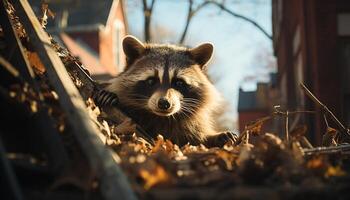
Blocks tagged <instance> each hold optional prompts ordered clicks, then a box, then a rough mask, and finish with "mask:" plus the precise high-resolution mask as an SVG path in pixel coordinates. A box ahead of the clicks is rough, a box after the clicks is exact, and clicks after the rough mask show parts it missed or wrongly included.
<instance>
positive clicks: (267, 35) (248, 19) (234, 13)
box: [209, 1, 272, 40]
mask: <svg viewBox="0 0 350 200" xmlns="http://www.w3.org/2000/svg"><path fill="white" fill-rule="evenodd" d="M209 2H210V3H211V4H213V5H216V6H218V7H219V8H221V9H222V10H224V11H226V12H227V13H229V14H231V15H232V16H234V17H237V18H240V19H242V20H244V21H246V22H249V23H250V24H252V25H253V26H254V27H255V28H257V29H258V30H260V31H261V32H262V33H263V34H264V35H265V36H266V37H267V38H269V39H270V40H272V36H271V35H270V34H269V33H267V31H266V30H265V29H264V28H263V27H262V26H260V25H259V24H258V23H257V22H255V21H254V20H252V19H250V18H248V17H246V16H243V15H241V14H238V13H236V12H233V11H231V10H230V9H228V8H227V7H226V6H225V5H223V4H221V3H218V2H216V1H209Z"/></svg>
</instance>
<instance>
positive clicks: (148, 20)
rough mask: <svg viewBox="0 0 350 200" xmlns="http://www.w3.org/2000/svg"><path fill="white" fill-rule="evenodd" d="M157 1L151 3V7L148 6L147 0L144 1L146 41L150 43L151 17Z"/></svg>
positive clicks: (153, 0)
mask: <svg viewBox="0 0 350 200" xmlns="http://www.w3.org/2000/svg"><path fill="white" fill-rule="evenodd" d="M155 1H156V0H152V1H151V5H150V6H148V4H147V0H142V5H143V13H144V17H145V19H144V35H145V41H146V42H150V41H151V38H152V36H151V16H152V12H153V7H154V3H155Z"/></svg>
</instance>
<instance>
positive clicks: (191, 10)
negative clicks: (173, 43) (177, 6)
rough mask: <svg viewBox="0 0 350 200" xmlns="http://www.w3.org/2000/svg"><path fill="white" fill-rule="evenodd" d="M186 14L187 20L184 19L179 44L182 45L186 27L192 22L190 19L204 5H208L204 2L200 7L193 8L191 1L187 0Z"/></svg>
mask: <svg viewBox="0 0 350 200" xmlns="http://www.w3.org/2000/svg"><path fill="white" fill-rule="evenodd" d="M188 3H189V5H188V13H187V18H186V24H185V28H184V30H183V32H182V34H181V37H180V40H179V44H183V43H184V41H185V38H186V35H187V31H188V27H189V25H190V23H191V21H192V17H193V16H194V15H195V14H196V13H197V12H198V11H199V10H200V9H202V8H203V7H204V6H205V5H207V4H208V3H209V1H204V2H203V3H201V4H200V5H198V6H197V7H196V8H193V0H188Z"/></svg>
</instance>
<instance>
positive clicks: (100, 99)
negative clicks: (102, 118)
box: [93, 90, 119, 107]
mask: <svg viewBox="0 0 350 200" xmlns="http://www.w3.org/2000/svg"><path fill="white" fill-rule="evenodd" d="M93 99H94V102H95V104H96V105H97V106H99V107H105V106H115V105H117V104H118V103H119V99H118V96H117V95H116V94H114V93H112V92H108V91H106V90H100V91H98V92H97V93H96V94H94V95H93Z"/></svg>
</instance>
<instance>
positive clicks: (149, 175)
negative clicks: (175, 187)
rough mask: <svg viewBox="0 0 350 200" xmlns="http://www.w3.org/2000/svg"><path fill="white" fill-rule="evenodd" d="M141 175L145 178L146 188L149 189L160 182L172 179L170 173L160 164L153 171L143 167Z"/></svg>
mask: <svg viewBox="0 0 350 200" xmlns="http://www.w3.org/2000/svg"><path fill="white" fill-rule="evenodd" d="M140 176H141V177H142V178H143V179H144V180H145V185H144V188H145V189H146V190H149V189H150V188H152V187H153V186H155V185H157V184H159V183H164V182H168V181H169V180H170V177H169V175H168V173H167V172H166V171H165V170H164V168H163V167H162V166H160V165H157V166H156V167H155V169H154V170H152V171H147V170H145V169H141V170H140Z"/></svg>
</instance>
